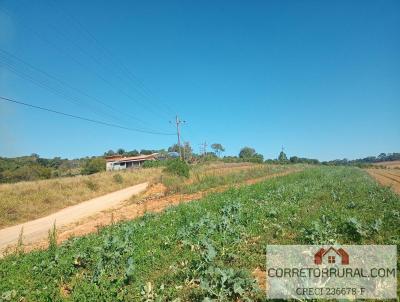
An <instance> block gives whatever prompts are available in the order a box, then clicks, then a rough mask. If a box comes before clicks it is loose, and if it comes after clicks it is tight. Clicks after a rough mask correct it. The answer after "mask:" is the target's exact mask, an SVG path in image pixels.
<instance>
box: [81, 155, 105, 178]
mask: <svg viewBox="0 0 400 302" xmlns="http://www.w3.org/2000/svg"><path fill="white" fill-rule="evenodd" d="M105 169H106V161H105V160H104V158H101V157H96V158H90V159H88V160H86V161H85V163H84V164H83V167H82V170H81V173H82V174H85V175H88V174H93V173H97V172H100V171H104V170H105Z"/></svg>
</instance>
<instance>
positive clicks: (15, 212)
mask: <svg viewBox="0 0 400 302" xmlns="http://www.w3.org/2000/svg"><path fill="white" fill-rule="evenodd" d="M116 175H120V176H121V177H119V176H116ZM160 175H161V169H160V168H154V169H140V170H129V171H121V172H103V173H97V174H93V175H88V176H76V177H66V178H58V179H50V180H40V181H30V182H20V183H15V184H2V185H0V228H2V227H5V226H11V225H15V224H18V223H21V222H24V221H29V220H32V219H36V218H39V217H43V216H46V215H48V214H50V213H53V212H55V211H57V210H60V209H62V208H65V207H67V206H71V205H74V204H77V203H79V202H82V201H85V200H88V199H91V198H94V197H97V196H101V195H104V194H107V193H110V192H113V191H117V190H119V189H123V188H126V187H129V186H133V185H135V184H139V183H142V182H145V181H150V182H152V181H156V180H158V179H159V177H160Z"/></svg>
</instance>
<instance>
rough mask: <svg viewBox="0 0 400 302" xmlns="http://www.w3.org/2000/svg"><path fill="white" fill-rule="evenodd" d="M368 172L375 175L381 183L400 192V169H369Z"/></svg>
mask: <svg viewBox="0 0 400 302" xmlns="http://www.w3.org/2000/svg"><path fill="white" fill-rule="evenodd" d="M367 172H368V173H369V174H370V175H371V176H372V177H374V178H375V179H376V180H377V181H378V182H379V183H380V184H381V185H383V186H388V187H391V189H392V190H393V191H394V192H396V193H398V194H400V171H399V170H397V169H367Z"/></svg>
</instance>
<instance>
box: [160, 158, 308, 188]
mask: <svg viewBox="0 0 400 302" xmlns="http://www.w3.org/2000/svg"><path fill="white" fill-rule="evenodd" d="M303 168H304V165H266V164H240V165H232V166H231V167H230V166H229V165H228V164H220V165H210V166H208V167H204V166H200V167H195V168H193V169H192V171H191V176H190V178H189V179H186V178H184V177H179V176H173V175H168V174H164V175H162V178H161V182H162V183H163V184H164V185H165V186H166V187H167V192H168V193H183V194H190V193H195V192H199V191H204V190H208V189H212V188H216V187H220V186H229V185H236V184H240V183H243V182H245V181H246V180H250V179H257V178H261V177H267V176H271V175H273V174H279V173H283V172H288V171H295V170H300V169H303Z"/></svg>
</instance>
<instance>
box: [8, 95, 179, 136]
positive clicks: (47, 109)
mask: <svg viewBox="0 0 400 302" xmlns="http://www.w3.org/2000/svg"><path fill="white" fill-rule="evenodd" d="M0 99H1V100H3V101H6V102H10V103H15V104H19V105H23V106H26V107H31V108H35V109H40V110H43V111H47V112H51V113H55V114H59V115H64V116H67V117H72V118H75V119H79V120H83V121H87V122H91V123H96V124H100V125H103V126H108V127H113V128H119V129H124V130H128V131H134V132H142V133H147V134H155V135H175V133H165V132H156V131H147V130H143V129H137V128H129V127H125V126H121V125H117V124H112V123H107V122H103V121H99V120H94V119H90V118H86V117H83V116H78V115H73V114H69V113H65V112H61V111H57V110H53V109H49V108H45V107H41V106H36V105H32V104H28V103H24V102H20V101H17V100H13V99H10V98H6V97H2V96H0Z"/></svg>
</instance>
